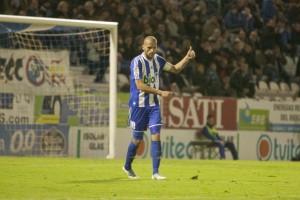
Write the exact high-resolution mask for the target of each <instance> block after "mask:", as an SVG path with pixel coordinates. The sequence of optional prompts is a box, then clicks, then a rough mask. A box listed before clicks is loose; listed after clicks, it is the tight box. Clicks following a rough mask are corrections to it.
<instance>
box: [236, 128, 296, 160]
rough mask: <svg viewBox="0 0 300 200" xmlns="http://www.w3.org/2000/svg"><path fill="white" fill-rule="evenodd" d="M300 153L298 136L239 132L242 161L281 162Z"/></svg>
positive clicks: (292, 134) (279, 133) (293, 134)
mask: <svg viewBox="0 0 300 200" xmlns="http://www.w3.org/2000/svg"><path fill="white" fill-rule="evenodd" d="M299 153H300V134H298V133H281V132H259V131H257V132H254V131H251V132H250V131H241V132H240V133H239V155H240V158H241V159H243V160H262V161H268V160H272V161H283V160H291V158H292V157H294V156H295V155H298V154H299Z"/></svg>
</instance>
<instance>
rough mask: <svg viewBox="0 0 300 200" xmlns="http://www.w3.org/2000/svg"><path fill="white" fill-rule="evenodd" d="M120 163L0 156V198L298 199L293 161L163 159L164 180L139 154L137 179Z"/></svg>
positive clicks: (298, 171)
mask: <svg viewBox="0 0 300 200" xmlns="http://www.w3.org/2000/svg"><path fill="white" fill-rule="evenodd" d="M122 165H123V160H119V159H115V160H106V159H75V158H35V157H31V158H29V157H0V199H39V200H40V199H70V200H73V199H170V200H171V199H172V200H173V199H300V190H299V189H300V166H299V163H295V162H258V161H229V160H228V161H223V160H162V163H161V170H160V171H161V174H163V175H165V176H167V180H162V181H157V180H151V179H150V176H151V160H150V159H138V160H135V162H134V169H135V171H136V172H137V173H138V175H139V176H140V177H141V178H140V179H138V180H129V179H127V177H126V176H125V174H124V173H123V171H122V170H121V167H122ZM194 176H198V178H195V179H191V178H192V177H194Z"/></svg>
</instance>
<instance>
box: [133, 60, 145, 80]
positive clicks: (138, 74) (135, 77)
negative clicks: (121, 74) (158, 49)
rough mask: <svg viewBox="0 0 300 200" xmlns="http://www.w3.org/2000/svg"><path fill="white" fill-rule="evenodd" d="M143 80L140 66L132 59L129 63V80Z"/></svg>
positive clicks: (139, 63)
mask: <svg viewBox="0 0 300 200" xmlns="http://www.w3.org/2000/svg"><path fill="white" fill-rule="evenodd" d="M142 78H143V73H142V64H141V61H139V59H137V58H134V59H133V60H132V61H131V63H130V79H131V80H138V79H142Z"/></svg>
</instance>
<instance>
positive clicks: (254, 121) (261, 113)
mask: <svg viewBox="0 0 300 200" xmlns="http://www.w3.org/2000/svg"><path fill="white" fill-rule="evenodd" d="M268 126H269V110H263V109H250V108H249V107H247V108H245V109H239V130H253V131H267V130H268Z"/></svg>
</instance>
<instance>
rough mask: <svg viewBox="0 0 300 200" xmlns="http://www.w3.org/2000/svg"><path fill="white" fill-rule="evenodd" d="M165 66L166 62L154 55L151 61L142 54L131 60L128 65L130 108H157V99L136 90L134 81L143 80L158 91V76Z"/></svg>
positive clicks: (156, 96)
mask: <svg viewBox="0 0 300 200" xmlns="http://www.w3.org/2000/svg"><path fill="white" fill-rule="evenodd" d="M165 65H166V60H165V59H164V58H163V57H161V56H159V55H157V54H155V55H154V57H153V59H152V60H148V59H147V58H146V57H145V55H144V53H142V54H140V55H138V56H136V57H135V58H133V59H132V61H131V64H130V101H129V106H131V107H149V106H158V105H159V99H158V98H159V97H158V95H155V94H149V93H146V92H143V91H141V90H139V89H137V86H136V84H135V80H138V79H143V82H144V83H145V84H147V85H148V86H150V87H152V88H156V89H159V76H160V72H161V70H162V69H163V68H164V66H165Z"/></svg>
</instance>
